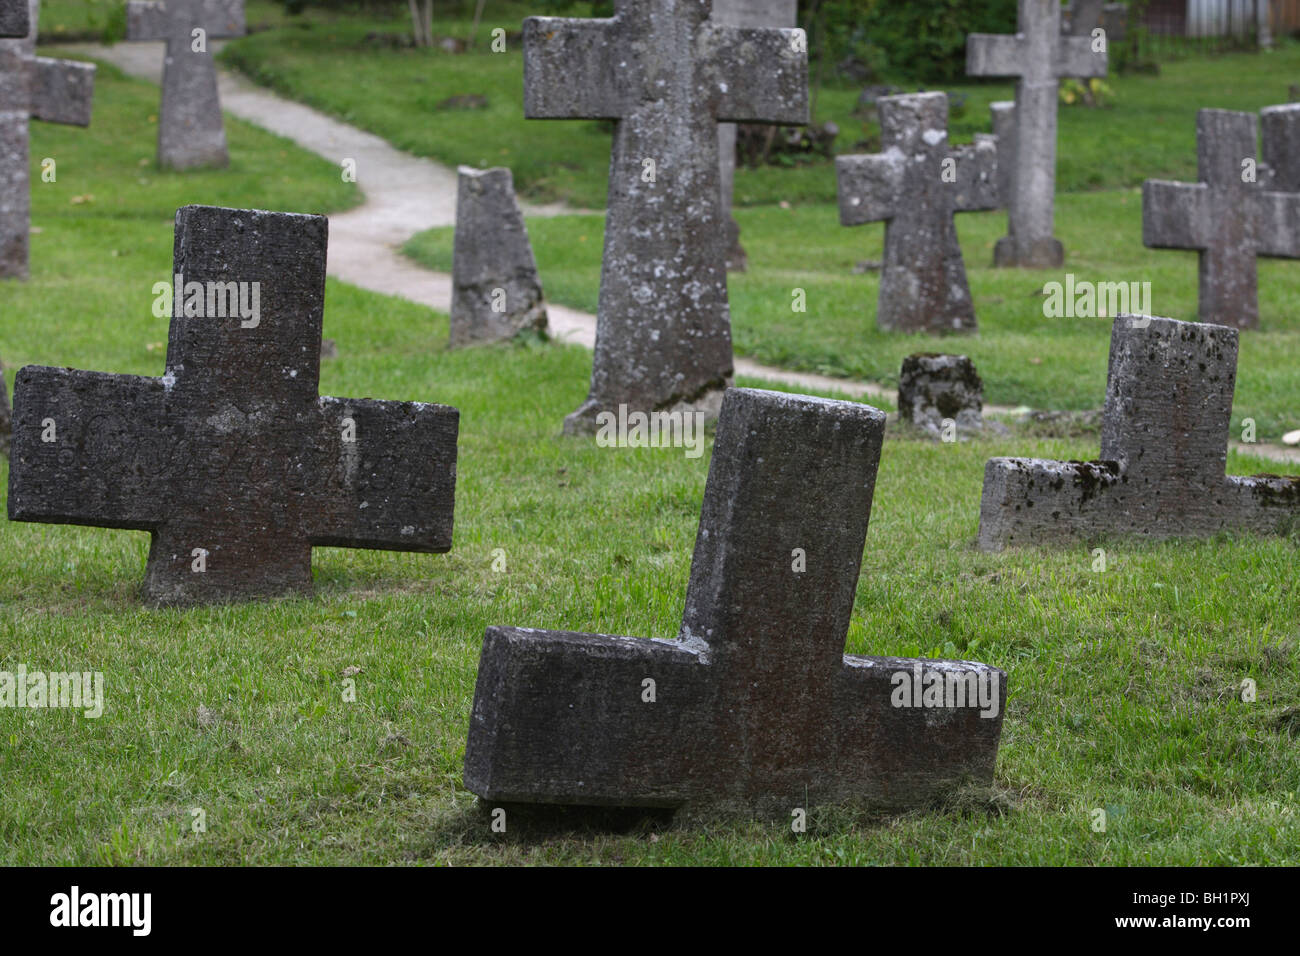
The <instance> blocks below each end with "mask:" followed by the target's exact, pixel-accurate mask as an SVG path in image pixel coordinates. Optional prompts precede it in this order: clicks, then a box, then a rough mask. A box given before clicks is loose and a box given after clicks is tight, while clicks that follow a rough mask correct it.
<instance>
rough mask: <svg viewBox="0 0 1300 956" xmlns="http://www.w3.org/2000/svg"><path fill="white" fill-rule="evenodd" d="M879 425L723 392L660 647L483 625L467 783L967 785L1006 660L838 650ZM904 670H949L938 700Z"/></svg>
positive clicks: (845, 406) (885, 797) (995, 732)
mask: <svg viewBox="0 0 1300 956" xmlns="http://www.w3.org/2000/svg"><path fill="white" fill-rule="evenodd" d="M884 424H885V416H884V415H883V414H882V413H881V412H879V411H877V410H876V409H874V408H871V407H870V406H867V405H861V404H857V403H853V402H832V401H827V400H824V399H817V398H808V397H806V396H796V395H786V394H778V393H775V392H763V391H751V390H747V389H730V390H728V392H727V393H726V396H725V399H724V401H723V405H722V413H721V418H720V420H719V423H718V432H717V442H716V445H715V447H714V451H713V460H712V463H711V465H710V467H709V478H708V485H707V487H706V488H705V492H704V505H703V508H702V511H701V514H700V526H699V534H698V536H697V538H696V542H695V556H694V559H693V561H692V564H691V574H690V585H689V587H688V589H687V594H686V608H685V613H684V616H683V620H682V628H681V638H680V640H677V641H671V640H668V641H665V640H645V639H636V638H627V637H611V636H605V635H596V634H576V633H568V632H559V631H538V630H530V629H524V628H512V627H492V628H489V629H488V631H487V634H486V637H485V638H484V643H483V651H482V656H481V659H480V664H479V673H478V684H477V687H476V690H475V694H474V706H473V711H472V714H471V717H470V731H469V741H468V744H467V747H466V751H465V785H466V787H468V788H469V789H470V790H471V791H473V792H474V793H476V794H478V795H479V796H480V797H481V798H483V799H484V800H488V801H502V802H535V803H559V804H575V805H615V806H662V807H678V806H683V805H692V806H713V807H723V808H734V809H747V810H756V811H761V812H768V811H770V810H776V811H778V812H782V813H784V814H786V815H788V814H790V813H791V812H792V810H793V809H794V808H799V807H804V808H806V807H807V806H808V804H809V802H814V803H822V802H845V803H860V804H875V805H887V806H897V807H901V806H916V805H919V804H922V803H926V802H928V801H929V800H931V799H933V798H934V797H935V796H936V795H938V794H940V793H942V792H944V791H945V790H947V789H949V788H950V787H953V786H956V785H958V784H959V783H960V782H962V781H965V780H971V781H974V782H977V783H981V784H988V783H989V782H990V781H991V778H992V774H993V767H994V763H995V760H996V757H997V747H998V739H999V735H1000V732H1001V718H1002V714H1003V710H1004V706H1003V705H1004V702H1005V696H1006V680H1005V676H1006V675H1005V674H1003V673H1002V672H1001V671H999V670H996V669H995V668H991V667H987V666H986V665H983V664H976V663H970V662H953V661H916V660H904V659H898V658H882V657H846V656H844V642H845V637H846V634H847V631H848V627H849V619H850V615H851V613H852V611H853V601H854V595H855V593H856V591H857V586H858V577H859V572H860V568H861V562H862V551H863V545H864V542H865V539H866V533H867V520H868V518H869V516H870V511H871V497H872V492H873V489H874V486H875V478H876V468H877V465H878V463H879V460H880V448H881V440H882V437H883V434H884ZM922 673H924V674H926V675H933V674H937V675H938V677H937V678H933V679H931V678H929V677H926V678H925V679H927V680H932V682H933V681H935V680H937V682H938V683H939V684H944V683H945V682H946V681H947V680H948V679H949V677H951V680H952V683H953V685H954V694H953V695H952V696H951V697H949V698H947V700H946V701H943V700H940V701H939V703H941V704H942V703H949V702H950V703H951V704H952V706H951V707H948V706H937V705H936V706H930V707H928V708H927V707H918V706H915V704H920V703H922V701H920V700H917V699H916V698H915V697H913V696H912V695H911V693H910V692H909V694H908V698H909V699H908V700H906V701H905V700H903V699H902V697H901V696H900V693H899V691H900V687H901V686H902V684H904V683H906V684H908V685H911V684H912V683H913V681H911V680H908V679H907V677H906V676H904V677H901V678H900V676H899V675H920V674H922ZM975 685H979V687H982V688H983V689H984V691H985V692H986V704H987V706H986V707H985V708H984V709H983V710H981V709H980V708H979V707H978V706H972V704H974V703H975V698H976V695H977V687H976V686H975ZM958 690H959V691H960V695H961V696H960V698H959V697H958V696H957V693H956V692H957V691H958ZM941 696H942V695H941ZM963 701H964V702H965V705H964V706H963V704H962V702H963ZM931 703H932V704H934V700H932V701H931ZM909 705H910V706H909ZM981 714H983V716H981Z"/></svg>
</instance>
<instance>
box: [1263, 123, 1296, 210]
mask: <svg viewBox="0 0 1300 956" xmlns="http://www.w3.org/2000/svg"><path fill="white" fill-rule="evenodd" d="M1259 121H1260V126H1261V127H1262V128H1263V140H1264V148H1263V150H1262V152H1261V154H1260V158H1261V159H1262V160H1263V162H1264V165H1266V166H1267V167H1268V170H1269V174H1270V176H1271V178H1270V179H1269V180H1268V188H1269V189H1272V190H1276V191H1277V192H1281V193H1296V192H1300V103H1286V104H1283V105H1282V106H1266V107H1265V108H1264V109H1262V110H1260V111H1259Z"/></svg>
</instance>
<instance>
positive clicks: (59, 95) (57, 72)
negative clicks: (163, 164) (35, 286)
mask: <svg viewBox="0 0 1300 956" xmlns="http://www.w3.org/2000/svg"><path fill="white" fill-rule="evenodd" d="M24 4H25V5H26V0H24ZM25 10H26V22H27V24H28V25H29V27H30V30H29V31H28V32H26V33H23V34H19V35H18V36H19V39H10V40H0V278H5V279H26V278H27V273H28V262H29V259H30V235H31V224H32V205H31V202H32V201H31V183H30V176H29V168H30V159H29V156H28V144H29V137H28V126H29V124H30V122H31V120H40V121H42V122H46V123H60V124H63V125H69V126H88V125H89V124H90V111H91V103H92V100H93V97H94V91H95V65H94V64H93V63H80V62H78V61H76V60H55V59H51V58H50V57H47V56H37V55H36V25H37V22H38V20H39V19H40V3H39V0H31V3H30V5H26V6H25ZM9 22H10V27H9V29H13V30H16V29H17V28H18V25H19V24H20V23H21V19H20V18H17V17H16V16H15V15H14V14H10V18H9ZM11 35H12V34H11Z"/></svg>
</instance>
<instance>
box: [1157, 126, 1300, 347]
mask: <svg viewBox="0 0 1300 956" xmlns="http://www.w3.org/2000/svg"><path fill="white" fill-rule="evenodd" d="M1278 125H1280V121H1276V122H1275V124H1274V129H1275V131H1276V127H1277V126H1278ZM1257 136H1258V124H1257V121H1256V118H1255V115H1254V114H1253V113H1237V112H1233V111H1231V110H1201V111H1200V112H1198V113H1197V114H1196V153H1197V165H1198V173H1197V175H1198V178H1199V180H1200V181H1199V182H1195V183H1179V182H1169V181H1166V180H1158V179H1148V180H1147V181H1146V182H1145V183H1143V184H1142V242H1143V244H1144V245H1146V246H1147V247H1148V248H1151V249H1195V250H1197V251H1198V252H1199V253H1200V264H1199V269H1198V272H1199V276H1200V298H1199V305H1198V308H1197V316H1196V317H1197V318H1198V319H1200V320H1201V321H1203V322H1212V323H1216V324H1219V325H1231V326H1235V327H1236V328H1240V329H1253V328H1257V327H1258V326H1259V290H1258V279H1257V270H1256V264H1255V260H1256V258H1257V257H1259V256H1267V257H1273V258H1285V259H1300V194H1297V193H1291V192H1277V191H1274V190H1273V189H1272V188H1271V184H1272V183H1273V181H1274V180H1275V179H1276V178H1277V176H1278V175H1279V173H1275V172H1273V171H1270V170H1269V169H1268V168H1267V167H1265V168H1264V169H1258V168H1257V167H1256V165H1255V154H1256V139H1257ZM1289 169H1290V166H1289V164H1286V163H1284V164H1283V165H1282V168H1281V171H1280V176H1281V177H1282V179H1283V180H1285V179H1286V177H1287V176H1288V175H1289Z"/></svg>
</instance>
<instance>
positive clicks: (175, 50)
mask: <svg viewBox="0 0 1300 956" xmlns="http://www.w3.org/2000/svg"><path fill="white" fill-rule="evenodd" d="M196 30H201V31H203V34H204V37H203V43H202V44H201V48H198V49H196V46H199V44H197V43H196V38H195V35H194V31H196ZM243 35H244V2H243V0H165V2H164V0H129V2H128V3H127V5H126V38H127V39H128V40H143V41H157V40H165V41H166V42H167V53H166V56H165V59H164V60H163V79H162V104H161V106H160V107H159V109H158V164H159V165H160V166H162V167H163V168H165V169H177V170H183V169H195V168H199V167H220V166H225V165H227V164H228V163H229V162H230V157H229V155H228V153H227V151H226V130H225V124H224V121H223V119H222V115H221V99H220V97H219V96H218V94H217V68H216V63H215V61H213V59H212V51H211V50H210V49H209V48H208V43H209V42H210V41H211V40H214V39H218V38H221V37H238V36H243Z"/></svg>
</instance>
